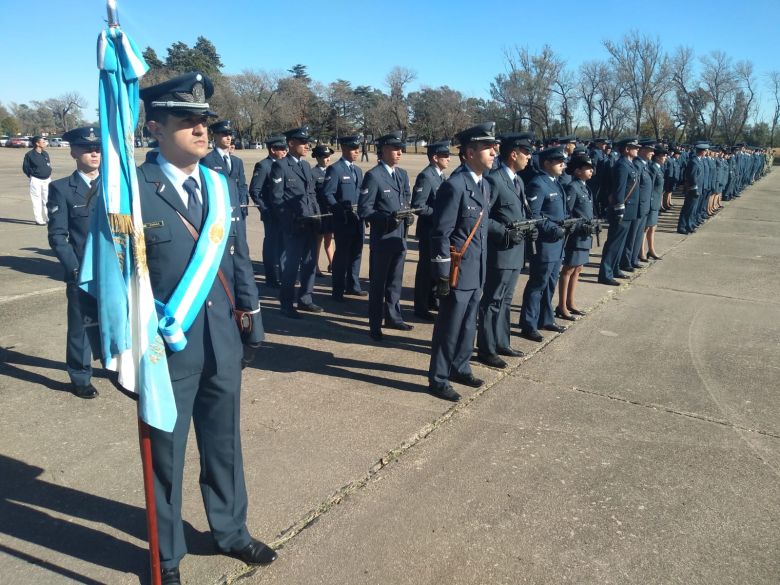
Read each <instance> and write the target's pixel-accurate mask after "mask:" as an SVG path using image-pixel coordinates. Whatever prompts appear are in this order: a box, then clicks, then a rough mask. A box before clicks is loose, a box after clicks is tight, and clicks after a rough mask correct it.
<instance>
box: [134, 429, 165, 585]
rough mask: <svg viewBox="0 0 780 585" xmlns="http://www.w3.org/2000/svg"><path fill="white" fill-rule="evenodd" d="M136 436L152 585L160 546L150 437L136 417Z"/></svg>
mask: <svg viewBox="0 0 780 585" xmlns="http://www.w3.org/2000/svg"><path fill="white" fill-rule="evenodd" d="M138 438H139V440H140V443H141V466H142V467H143V472H144V496H145V497H146V527H147V531H148V536H149V567H150V569H151V571H152V585H160V584H161V581H162V574H161V572H160V546H159V542H158V538H157V504H156V502H155V499H154V469H153V468H152V439H151V437H150V434H149V425H148V424H146V423H145V422H144V421H143V420H142V419H141V417H140V416H139V417H138Z"/></svg>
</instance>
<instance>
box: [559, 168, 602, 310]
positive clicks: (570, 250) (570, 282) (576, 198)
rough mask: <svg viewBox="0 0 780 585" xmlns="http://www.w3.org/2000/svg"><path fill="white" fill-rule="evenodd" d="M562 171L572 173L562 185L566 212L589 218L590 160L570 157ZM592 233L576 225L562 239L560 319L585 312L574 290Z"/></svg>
mask: <svg viewBox="0 0 780 585" xmlns="http://www.w3.org/2000/svg"><path fill="white" fill-rule="evenodd" d="M566 172H567V173H569V174H571V175H573V179H572V181H571V182H570V183H569V184H568V185H566V206H567V207H568V209H569V215H570V216H571V217H579V218H582V219H585V220H592V219H593V194H592V193H591V191H590V188H589V187H588V185H587V184H586V181H589V180H590V178H591V177H592V176H593V161H591V159H590V157H588V156H587V155H585V156H577V157H572V159H571V160H570V161H569V164H568V166H567V168H566ZM595 229H598V228H595ZM593 233H594V231H593V229H592V228H591V226H590V225H580V226H579V227H577V228H575V229H574V231H573V232H572V233H571V234H570V235H569V238H568V240H567V241H566V246H565V247H564V256H563V266H562V267H561V277H560V279H559V280H558V306H557V307H556V308H555V316H556V317H558V318H560V319H565V320H567V321H575V320H576V317H575V316H574V315H584V314H585V311H582V310H580V309H578V308H577V307H576V305H575V297H574V291H575V290H576V288H577V281H578V280H579V276H580V272H582V267H583V265H584V264H586V263H587V262H588V257H589V256H590V248H591V246H592V245H593V236H592V234H593ZM572 313H573V314H572Z"/></svg>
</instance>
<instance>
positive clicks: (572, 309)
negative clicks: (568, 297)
mask: <svg viewBox="0 0 780 585" xmlns="http://www.w3.org/2000/svg"><path fill="white" fill-rule="evenodd" d="M568 309H569V313H572V314H573V315H587V314H588V313H587V311H583V310H582V309H575V308H573V307H568Z"/></svg>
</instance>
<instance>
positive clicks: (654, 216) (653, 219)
mask: <svg viewBox="0 0 780 585" xmlns="http://www.w3.org/2000/svg"><path fill="white" fill-rule="evenodd" d="M658 213H659V210H658V209H655V210H653V209H651V210H650V213H649V214H648V216H647V223H645V227H653V226H654V225H658Z"/></svg>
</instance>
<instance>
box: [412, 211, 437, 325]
mask: <svg viewBox="0 0 780 585" xmlns="http://www.w3.org/2000/svg"><path fill="white" fill-rule="evenodd" d="M430 221H431V220H430V218H427V217H424V216H423V217H420V218H419V219H418V220H417V249H418V251H419V259H418V260H417V270H416V271H415V273H414V311H415V313H425V312H427V311H428V310H429V309H430V308H431V307H432V306H434V305H435V304H436V299H435V297H434V295H433V289H434V282H433V275H432V274H431V224H430Z"/></svg>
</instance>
